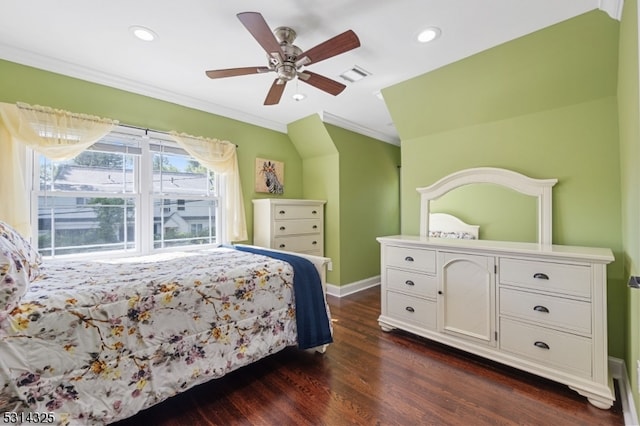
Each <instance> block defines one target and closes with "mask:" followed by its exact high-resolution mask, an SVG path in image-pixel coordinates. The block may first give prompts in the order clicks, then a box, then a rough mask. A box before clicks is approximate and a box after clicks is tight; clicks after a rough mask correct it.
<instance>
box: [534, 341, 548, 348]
mask: <svg viewBox="0 0 640 426" xmlns="http://www.w3.org/2000/svg"><path fill="white" fill-rule="evenodd" d="M533 345H534V346H536V347H538V348H540V349H550V348H549V345H547V344H546V343H545V342H535V343H534V344H533Z"/></svg>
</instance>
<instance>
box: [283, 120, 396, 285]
mask: <svg viewBox="0 0 640 426" xmlns="http://www.w3.org/2000/svg"><path fill="white" fill-rule="evenodd" d="M288 132H289V136H290V137H291V140H292V141H293V144H294V145H295V146H296V147H297V148H298V152H300V155H301V157H302V161H303V180H304V190H303V193H304V198H311V199H321V200H327V204H326V206H325V218H326V221H325V222H326V228H325V255H326V256H328V257H331V259H332V260H333V267H332V270H331V271H329V273H328V275H327V281H328V282H329V283H330V284H333V285H337V286H343V285H346V284H352V283H356V282H358V281H361V280H365V279H368V278H371V277H376V276H378V275H380V247H379V245H378V242H377V241H376V237H378V236H381V235H389V234H397V233H398V232H399V229H400V228H399V208H400V204H399V200H398V196H399V173H398V166H399V164H400V148H399V147H397V146H395V145H390V144H387V143H384V142H381V141H379V140H377V139H372V138H370V137H367V136H363V135H360V134H358V133H354V132H351V131H349V130H345V129H342V128H339V127H336V126H333V125H330V124H325V123H323V122H322V120H321V119H320V116H318V115H312V116H309V117H306V118H304V119H301V120H298V121H296V122H294V123H291V124H289V126H288Z"/></svg>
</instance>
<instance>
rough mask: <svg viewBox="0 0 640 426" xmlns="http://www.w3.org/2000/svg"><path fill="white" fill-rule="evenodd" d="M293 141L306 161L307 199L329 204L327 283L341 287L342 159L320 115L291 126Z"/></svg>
mask: <svg viewBox="0 0 640 426" xmlns="http://www.w3.org/2000/svg"><path fill="white" fill-rule="evenodd" d="M287 131H288V132H289V137H290V138H291V141H292V142H293V144H294V145H295V146H296V147H297V148H298V152H300V154H301V157H302V164H303V167H302V168H303V173H302V179H303V182H304V185H303V186H304V191H303V197H304V198H307V199H313V200H325V201H326V202H327V204H325V207H324V215H325V229H324V254H325V256H327V257H330V258H331V261H332V262H331V270H330V271H328V273H327V282H328V283H330V284H334V285H340V283H341V280H340V274H341V271H342V252H341V251H340V230H341V226H340V170H339V167H338V164H339V156H338V151H337V150H336V148H335V146H334V144H333V141H332V140H331V136H329V133H328V132H327V129H326V128H325V127H324V123H323V122H322V120H321V119H320V116H318V115H311V116H309V117H306V118H303V119H301V120H298V121H295V122H293V123H290V124H289V125H288V126H287Z"/></svg>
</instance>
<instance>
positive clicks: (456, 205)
mask: <svg viewBox="0 0 640 426" xmlns="http://www.w3.org/2000/svg"><path fill="white" fill-rule="evenodd" d="M537 202H538V199H537V198H536V197H532V196H530V195H525V194H521V193H520V192H517V191H515V190H513V189H510V188H506V187H504V186H501V185H495V184H492V183H470V184H467V185H464V186H460V187H458V188H455V189H452V190H451V191H449V192H447V193H446V194H444V195H443V196H442V197H440V198H438V199H436V200H432V201H431V203H430V211H431V213H448V214H452V215H453V216H456V217H458V218H460V219H462V220H463V221H465V222H466V223H472V224H475V225H480V235H479V239H483V240H496V241H521V242H528V243H535V242H537V241H538V234H537V230H538V229H537V227H538V217H537ZM430 229H431V230H433V229H434V226H433V220H431V226H430Z"/></svg>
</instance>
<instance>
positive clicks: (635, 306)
mask: <svg viewBox="0 0 640 426" xmlns="http://www.w3.org/2000/svg"><path fill="white" fill-rule="evenodd" d="M639 47H640V46H638V3H637V1H635V0H633V1H629V0H627V1H625V2H624V9H623V14H622V23H621V25H620V46H619V48H620V50H619V54H620V57H619V66H618V120H619V123H620V177H621V179H620V182H621V188H622V244H623V250H624V254H623V262H624V274H623V277H624V278H625V279H626V278H627V277H629V276H630V275H640V185H639V184H638V183H639V182H640V171H639V170H638V160H640V96H639V95H638V91H639V88H638V79H639V78H640V72H639V70H638V48H639ZM627 312H628V314H627V318H626V323H627V330H626V353H625V364H626V365H627V369H628V373H629V379H630V380H629V381H630V383H631V389H632V392H633V396H634V400H635V405H636V409H640V396H639V395H638V376H637V374H636V373H635V371H636V360H638V359H640V290H636V289H630V288H629V289H628V290H627Z"/></svg>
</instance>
